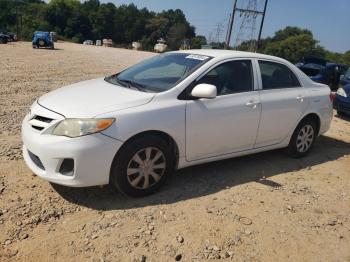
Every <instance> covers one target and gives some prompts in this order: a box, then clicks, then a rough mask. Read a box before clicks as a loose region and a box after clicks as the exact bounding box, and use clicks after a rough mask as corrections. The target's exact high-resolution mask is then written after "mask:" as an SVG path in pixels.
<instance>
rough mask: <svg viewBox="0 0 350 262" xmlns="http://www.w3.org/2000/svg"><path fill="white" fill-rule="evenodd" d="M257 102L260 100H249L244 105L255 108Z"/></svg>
mask: <svg viewBox="0 0 350 262" xmlns="http://www.w3.org/2000/svg"><path fill="white" fill-rule="evenodd" d="M258 104H260V102H258V101H249V102H247V103H246V104H245V105H246V106H248V107H251V108H253V109H255V108H256V106H257V105H258Z"/></svg>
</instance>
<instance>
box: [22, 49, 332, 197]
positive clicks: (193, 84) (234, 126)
mask: <svg viewBox="0 0 350 262" xmlns="http://www.w3.org/2000/svg"><path fill="white" fill-rule="evenodd" d="M331 100H332V97H331V92H330V89H329V87H328V86H325V85H321V84H317V83H314V82H313V81H311V80H310V79H309V78H308V77H307V76H306V75H305V74H304V73H303V72H301V71H300V70H299V69H298V68H296V67H295V66H294V65H292V64H291V63H289V62H287V61H286V60H283V59H280V58H277V57H272V56H267V55H262V54H255V53H247V52H236V51H224V50H187V51H180V52H170V53H165V54H162V55H159V56H156V57H153V58H151V59H149V60H146V61H144V62H142V63H140V64H137V65H135V66H132V67H130V68H129V69H126V70H124V71H122V72H120V73H118V74H116V75H112V76H109V77H106V78H100V79H95V80H90V81H84V82H81V83H77V84H73V85H70V86H67V87H64V88H60V89H58V90H55V91H53V92H50V93H48V94H46V95H44V96H42V97H40V98H39V99H38V100H37V101H36V102H35V103H34V104H33V105H32V107H31V109H30V112H29V113H28V115H27V116H26V117H25V119H24V121H23V124H22V139H23V155H24V159H25V161H26V163H27V165H28V167H29V168H30V169H31V170H32V171H33V172H34V173H35V174H37V175H38V176H39V177H41V178H43V179H46V180H48V181H50V182H53V183H57V184H61V185H66V186H73V187H85V186H95V185H103V184H108V183H112V184H113V185H114V186H115V187H116V188H118V189H119V190H120V191H121V192H123V193H125V194H127V195H130V196H144V195H147V194H150V193H152V192H154V191H155V190H156V189H158V188H159V187H160V186H161V185H162V184H163V183H164V181H165V180H166V178H167V177H168V176H169V174H170V173H171V172H173V171H174V170H176V169H180V168H184V167H187V166H191V165H196V164H201V163H205V162H210V161H215V160H220V159H225V158H232V157H236V156H242V155H247V154H253V153H257V152H262V151H267V150H272V149H278V148H286V149H287V152H289V153H290V154H291V155H292V156H294V157H303V156H305V155H306V154H308V153H309V151H310V149H311V148H312V146H313V144H314V141H315V138H316V137H317V136H319V135H320V134H323V133H325V132H326V131H327V130H328V129H329V127H330V123H331V120H332V101H331Z"/></svg>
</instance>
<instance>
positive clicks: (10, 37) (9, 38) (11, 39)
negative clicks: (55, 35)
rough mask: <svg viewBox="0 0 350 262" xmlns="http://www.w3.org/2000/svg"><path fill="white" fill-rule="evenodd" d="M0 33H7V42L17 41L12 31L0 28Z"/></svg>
mask: <svg viewBox="0 0 350 262" xmlns="http://www.w3.org/2000/svg"><path fill="white" fill-rule="evenodd" d="M0 34H3V35H7V40H8V42H15V41H17V35H16V34H15V33H13V32H8V31H6V30H2V29H0Z"/></svg>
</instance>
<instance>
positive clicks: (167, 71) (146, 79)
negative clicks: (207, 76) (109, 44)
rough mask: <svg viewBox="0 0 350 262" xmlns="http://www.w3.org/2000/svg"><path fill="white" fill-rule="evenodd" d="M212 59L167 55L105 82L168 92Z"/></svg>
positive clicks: (144, 89) (141, 64)
mask: <svg viewBox="0 0 350 262" xmlns="http://www.w3.org/2000/svg"><path fill="white" fill-rule="evenodd" d="M210 58H211V57H209V56H203V55H193V54H181V53H167V54H162V55H158V56H156V57H153V58H151V59H148V60H146V61H144V62H141V63H140V64H137V65H135V66H132V67H130V68H128V69H126V70H125V71H123V72H121V73H119V74H117V75H114V76H110V77H107V78H106V79H105V80H106V81H107V82H109V83H112V84H118V85H122V86H125V87H129V88H134V89H138V90H140V91H145V92H163V91H167V90H169V89H170V88H172V87H173V86H175V85H176V84H177V83H179V82H180V81H181V80H183V79H185V78H186V77H187V76H189V75H190V74H191V73H192V72H193V71H195V70H196V69H197V68H199V67H200V66H202V65H203V64H205V63H206V62H208V61H209V60H210Z"/></svg>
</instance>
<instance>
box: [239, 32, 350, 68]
mask: <svg viewBox="0 0 350 262" xmlns="http://www.w3.org/2000/svg"><path fill="white" fill-rule="evenodd" d="M255 44H256V43H252V42H250V41H246V42H243V43H241V44H240V45H239V46H238V47H237V49H238V50H241V51H248V50H249V49H250V48H251V46H252V45H253V46H254V45H255ZM259 52H260V53H264V54H268V55H274V56H278V57H282V58H285V59H287V60H289V61H290V62H292V63H298V62H300V61H301V60H302V58H303V57H308V56H312V57H318V58H323V59H326V60H327V61H331V62H335V63H341V64H347V65H350V50H349V51H347V52H345V53H344V54H341V53H336V52H331V51H329V50H326V49H325V48H324V47H322V46H321V45H320V44H319V41H318V40H316V39H315V38H314V36H313V34H312V32H311V31H310V30H307V29H301V28H298V27H292V26H288V27H286V28H284V29H282V30H279V31H277V32H276V33H275V35H274V36H272V37H267V38H264V39H262V40H261V43H260V46H259Z"/></svg>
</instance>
